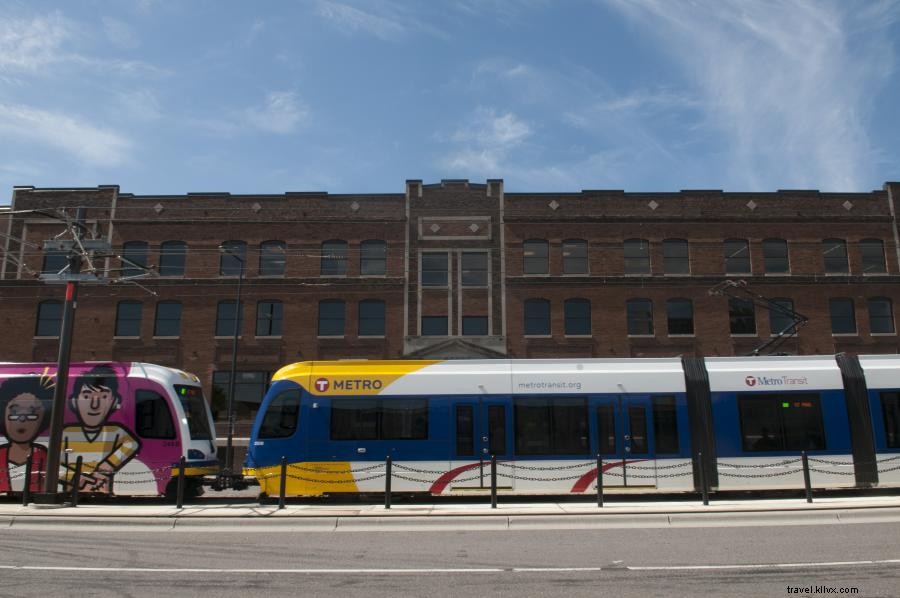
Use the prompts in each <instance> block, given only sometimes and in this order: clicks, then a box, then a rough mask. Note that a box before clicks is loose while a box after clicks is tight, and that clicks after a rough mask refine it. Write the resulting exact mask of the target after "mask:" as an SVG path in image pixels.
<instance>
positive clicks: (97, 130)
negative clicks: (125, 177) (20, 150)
mask: <svg viewBox="0 0 900 598" xmlns="http://www.w3.org/2000/svg"><path fill="white" fill-rule="evenodd" d="M0 132H2V133H3V135H4V136H6V137H7V138H8V139H13V140H15V142H16V143H21V144H23V145H24V144H32V143H37V144H40V145H44V146H47V147H53V148H56V149H58V150H62V151H63V152H65V153H67V154H68V155H70V156H72V157H74V158H77V159H78V160H81V161H82V162H84V163H86V164H89V165H93V166H117V165H119V164H122V163H124V162H126V161H127V160H128V158H129V155H130V152H131V150H132V143H131V141H129V140H128V139H127V138H126V137H124V136H122V135H121V134H119V133H117V132H115V131H112V130H109V129H105V128H102V127H99V126H96V125H94V124H92V123H90V122H87V121H84V120H80V119H78V118H77V117H74V116H70V115H68V114H64V113H61V112H52V111H48V110H40V109H37V108H32V107H30V106H24V105H10V104H0Z"/></svg>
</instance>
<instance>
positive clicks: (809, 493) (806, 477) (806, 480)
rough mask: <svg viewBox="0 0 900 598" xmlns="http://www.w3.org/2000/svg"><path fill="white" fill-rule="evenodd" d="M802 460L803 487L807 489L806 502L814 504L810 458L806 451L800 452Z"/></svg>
mask: <svg viewBox="0 0 900 598" xmlns="http://www.w3.org/2000/svg"><path fill="white" fill-rule="evenodd" d="M800 459H801V460H802V461H803V485H804V486H805V487H806V502H812V482H810V479H809V457H807V456H806V451H801V452H800Z"/></svg>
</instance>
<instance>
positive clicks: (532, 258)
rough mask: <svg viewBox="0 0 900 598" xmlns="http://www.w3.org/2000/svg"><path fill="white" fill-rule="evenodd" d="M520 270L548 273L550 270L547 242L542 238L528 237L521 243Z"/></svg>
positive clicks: (529, 272)
mask: <svg viewBox="0 0 900 598" xmlns="http://www.w3.org/2000/svg"><path fill="white" fill-rule="evenodd" d="M522 255H523V256H524V257H523V262H522V272H524V273H525V274H548V273H549V272H550V249H549V243H547V241H545V240H544V239H529V240H527V241H525V242H524V243H522Z"/></svg>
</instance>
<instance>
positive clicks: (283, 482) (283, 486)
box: [278, 457, 287, 509]
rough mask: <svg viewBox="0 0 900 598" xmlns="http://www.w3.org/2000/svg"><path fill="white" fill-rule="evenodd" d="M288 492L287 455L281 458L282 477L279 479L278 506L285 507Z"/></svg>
mask: <svg viewBox="0 0 900 598" xmlns="http://www.w3.org/2000/svg"><path fill="white" fill-rule="evenodd" d="M286 493H287V457H282V458H281V478H280V479H279V481H278V508H279V509H283V508H284V495H285V494H286Z"/></svg>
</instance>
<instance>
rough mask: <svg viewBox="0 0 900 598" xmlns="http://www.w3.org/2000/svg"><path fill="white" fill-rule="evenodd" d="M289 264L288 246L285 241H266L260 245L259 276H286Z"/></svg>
mask: <svg viewBox="0 0 900 598" xmlns="http://www.w3.org/2000/svg"><path fill="white" fill-rule="evenodd" d="M286 264H287V244H286V243H285V242H284V241H265V242H264V243H260V245H259V275H260V276H284V268H285V265H286Z"/></svg>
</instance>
